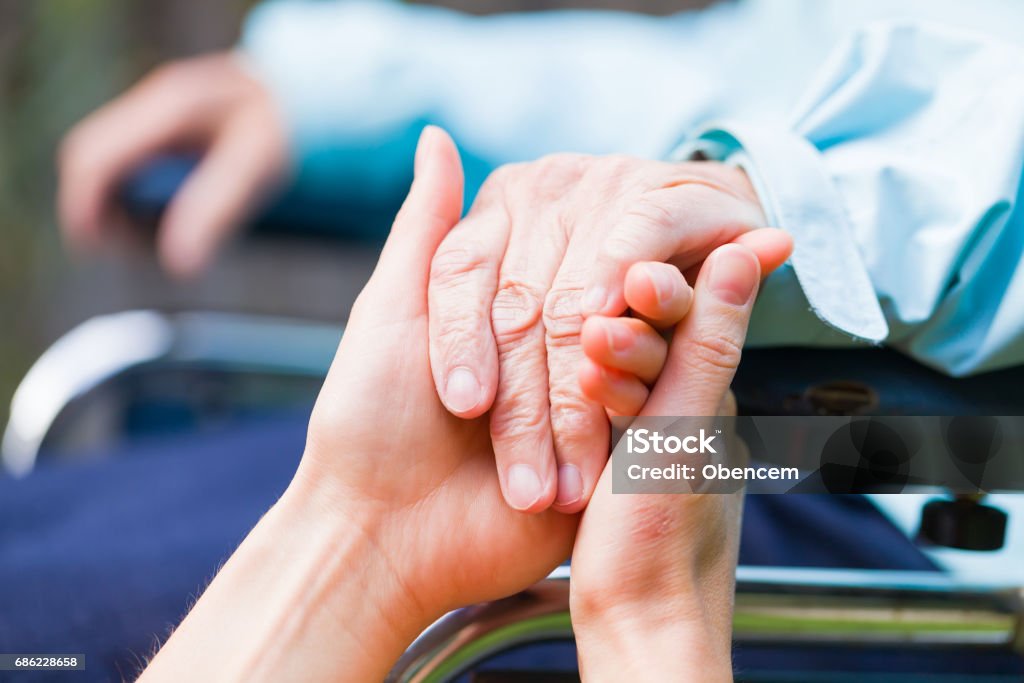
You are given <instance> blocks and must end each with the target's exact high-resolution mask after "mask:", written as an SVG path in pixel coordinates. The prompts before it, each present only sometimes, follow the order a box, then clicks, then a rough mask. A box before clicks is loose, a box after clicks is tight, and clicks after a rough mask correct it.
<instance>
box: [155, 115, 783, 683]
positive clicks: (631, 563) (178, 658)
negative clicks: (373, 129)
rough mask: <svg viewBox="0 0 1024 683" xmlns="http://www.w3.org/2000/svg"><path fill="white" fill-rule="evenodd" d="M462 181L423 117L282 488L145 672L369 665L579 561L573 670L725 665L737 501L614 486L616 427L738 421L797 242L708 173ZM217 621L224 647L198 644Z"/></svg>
mask: <svg viewBox="0 0 1024 683" xmlns="http://www.w3.org/2000/svg"><path fill="white" fill-rule="evenodd" d="M462 192H463V188H462V169H461V165H460V161H459V156H458V152H457V151H456V149H455V146H454V144H453V143H452V141H451V139H450V138H449V137H448V136H447V134H446V133H444V132H443V131H441V130H440V129H438V128H434V127H428V128H427V129H426V130H425V131H424V133H423V135H422V137H421V140H420V145H419V148H418V150H417V155H416V171H415V180H414V182H413V185H412V188H411V190H410V192H409V196H408V197H407V199H406V201H405V204H404V205H403V207H402V209H401V211H400V212H399V214H398V216H397V218H396V220H395V223H394V227H393V229H392V232H391V235H390V237H389V238H388V241H387V244H386V245H385V247H384V250H383V252H382V254H381V257H380V260H379V262H378V264H377V267H376V269H375V271H374V273H373V275H372V277H371V278H370V281H369V282H368V284H367V285H366V287H365V289H364V290H363V292H362V294H361V295H360V296H359V298H358V300H357V302H356V303H355V305H354V306H353V309H352V312H351V315H350V318H349V322H348V324H347V327H346V331H345V334H344V337H343V339H342V342H341V344H340V347H339V349H338V353H337V355H336V357H335V360H334V363H333V365H332V367H331V369H330V372H329V373H328V377H327V379H326V381H325V384H324V386H323V389H322V391H321V394H320V397H319V399H318V401H317V404H316V407H315V409H314V411H313V414H312V416H311V420H310V425H309V432H308V438H307V444H306V451H305V453H304V456H303V459H302V462H301V465H300V466H299V470H298V472H297V474H296V476H295V479H294V480H293V482H292V484H291V485H290V486H289V488H288V490H287V491H286V493H285V494H284V495H283V496H282V498H281V500H280V501H279V502H278V503H277V504H276V505H275V506H274V508H273V509H272V510H271V511H270V512H269V513H268V514H267V516H266V517H265V518H264V519H263V520H262V521H261V522H260V524H259V525H258V526H257V527H256V529H254V530H253V532H252V533H251V534H250V536H249V537H248V538H247V539H246V541H245V542H244V543H243V544H242V546H241V547H240V548H239V549H238V551H236V553H235V555H234V556H233V557H232V558H231V559H230V560H229V561H228V563H227V564H226V565H225V567H224V568H223V569H222V571H221V572H220V573H219V575H218V576H217V578H216V579H215V580H214V581H213V583H212V584H211V586H210V587H209V588H208V589H207V591H206V593H205V594H204V596H203V598H202V599H201V600H200V601H199V603H198V604H197V606H196V607H195V609H194V610H193V611H192V613H191V614H190V615H189V617H188V618H187V619H186V620H185V622H183V624H182V626H181V627H180V628H179V629H178V631H177V633H176V634H175V635H174V636H173V637H172V638H171V640H170V641H169V642H168V644H167V645H166V646H165V647H164V648H163V650H162V651H161V652H160V654H159V655H158V656H157V658H156V659H155V660H154V662H153V663H152V665H151V666H150V668H149V669H148V670H147V672H146V674H145V676H146V678H147V679H150V678H152V679H158V678H160V677H161V674H164V677H168V678H171V677H173V676H171V673H172V672H173V671H174V670H175V668H174V667H175V665H176V664H179V665H180V664H181V663H182V662H183V661H187V662H188V665H189V667H190V670H191V671H204V672H207V673H208V674H209V675H204V678H208V679H218V680H221V679H235V678H244V679H246V680H252V679H254V678H256V679H259V678H267V679H268V680H269V679H275V680H284V679H288V680H316V679H321V678H322V679H325V680H330V679H333V680H379V679H381V678H382V677H383V675H384V674H385V673H386V671H387V670H388V668H389V667H390V665H391V664H392V663H393V662H394V661H395V659H396V658H397V657H398V656H399V655H400V654H401V652H402V651H403V650H404V649H405V647H407V646H408V644H409V643H410V642H411V641H412V640H413V639H414V638H415V637H416V635H418V633H420V632H421V631H422V629H424V628H425V627H426V626H428V625H429V624H430V623H432V622H433V621H434V620H436V619H437V618H438V617H440V616H441V615H443V614H444V613H445V612H447V611H449V610H451V609H453V608H456V607H459V606H462V605H466V604H470V603H473V602H478V601H482V600H490V599H496V598H499V597H503V596H507V595H510V594H512V593H514V592H516V591H519V590H522V589H524V588H526V587H528V586H530V585H531V584H532V583H534V582H536V581H537V580H539V579H541V578H543V577H544V576H545V575H547V574H548V573H549V572H550V571H551V570H552V569H553V568H554V567H555V566H557V565H558V564H559V563H560V562H562V561H564V560H565V559H566V558H567V557H568V556H569V555H570V552H571V554H572V582H571V609H572V618H573V626H574V630H575V633H576V638H577V643H578V646H579V653H580V663H581V671H582V672H583V675H584V678H585V679H586V680H604V679H607V680H623V679H624V678H625V677H626V676H627V675H629V676H635V677H639V678H640V679H642V680H679V679H685V678H688V677H693V678H694V679H695V680H696V679H699V680H729V679H730V677H731V661H730V653H729V643H730V634H731V604H732V588H733V576H734V568H735V562H736V554H737V551H738V548H737V546H738V528H739V513H740V507H741V504H742V502H741V498H740V497H739V496H737V495H689V496H669V495H660V496H659V495H629V496H624V495H619V496H613V495H612V493H611V481H610V472H608V471H605V462H606V460H607V457H608V448H609V444H608V441H609V430H608V415H609V414H615V413H623V414H649V415H713V414H718V413H719V412H721V411H723V410H729V402H730V394H729V392H728V387H729V384H730V382H731V380H732V376H733V373H734V371H735V369H736V366H737V364H738V362H739V356H740V349H741V347H742V343H743V338H744V336H745V332H746V324H747V320H748V318H749V314H750V310H751V308H752V305H753V301H754V297H755V294H756V291H757V287H758V283H759V279H760V275H761V273H762V272H768V271H769V270H770V269H772V268H774V267H776V266H778V265H779V264H780V263H781V262H782V261H784V260H785V259H786V258H787V256H788V253H789V250H790V242H789V240H788V238H787V237H786V236H785V235H783V234H782V233H780V232H779V231H774V230H758V228H761V227H763V225H762V224H763V222H764V217H763V214H762V213H761V211H760V209H759V207H758V204H757V201H756V198H755V197H754V196H753V193H752V192H751V190H750V188H749V184H748V183H746V180H745V177H744V176H743V174H742V172H740V171H738V170H736V169H732V168H728V167H725V166H721V165H717V164H704V163H699V164H669V163H660V162H646V161H639V160H632V159H625V158H621V159H620V158H611V159H598V158H591V157H583V156H564V157H562V156H559V157H553V158H550V159H545V160H541V161H538V162H535V163H531V164H524V165H519V166H512V167H509V168H506V169H503V170H502V171H499V172H498V173H497V174H495V176H494V177H493V178H492V179H491V180H489V181H488V182H487V184H486V185H485V187H484V188H483V189H482V191H481V193H480V195H479V198H478V199H477V201H476V202H475V203H474V206H473V207H472V209H471V210H470V211H469V213H468V214H467V215H466V217H465V218H461V219H460V217H461V215H462V199H461V198H462ZM684 273H685V274H686V275H687V276H688V278H687V279H689V281H690V282H694V283H695V284H694V286H693V287H692V289H691V287H690V285H689V284H688V283H687V279H684V277H683V274H684ZM627 309H629V310H631V312H632V316H631V317H622V314H624V313H626V311H627ZM669 332H670V333H671V335H670V340H669V341H666V339H667V338H669ZM663 334H664V335H665V336H662V335H663ZM439 396H440V397H441V400H439ZM442 400H443V402H442ZM496 466H497V473H498V474H497V476H496V475H495V467H496ZM584 508H585V510H584ZM581 510H582V512H580V511H581ZM225 620H227V622H226V621H225ZM228 624H230V625H231V626H230V628H231V629H232V630H231V638H232V639H233V643H234V648H233V649H234V650H235V651H237V652H238V654H237V655H236V656H233V657H226V658H225V657H223V656H222V655H223V652H224V650H223V649H221V650H220V651H219V655H221V656H218V657H217V658H214V657H213V656H212V654H211V656H210V657H209V658H205V657H204V652H205V649H204V647H205V646H204V644H203V642H204V641H203V634H204V633H211V632H218V633H222V632H224V630H225V628H228ZM681 648H689V652H690V655H689V656H688V657H687V658H680V657H678V656H677V655H678V653H679V651H680V649H681ZM289 676H291V677H290V678H289Z"/></svg>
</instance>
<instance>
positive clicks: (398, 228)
mask: <svg viewBox="0 0 1024 683" xmlns="http://www.w3.org/2000/svg"><path fill="white" fill-rule="evenodd" d="M462 187H463V174H462V162H461V160H460V159H459V152H458V149H456V147H455V142H454V141H453V140H452V139H451V137H450V136H449V135H448V133H446V132H445V131H444V130H442V129H441V128H438V127H437V126H427V127H426V128H424V129H423V132H422V133H421V134H420V141H419V144H418V145H417V147H416V163H415V176H414V178H413V182H412V187H411V188H410V189H409V194H408V196H407V197H406V198H405V202H404V203H403V204H402V208H401V209H400V210H399V211H398V215H397V216H396V217H395V222H394V224H393V225H392V227H391V234H390V235H389V236H388V240H387V242H386V243H385V244H384V250H383V251H382V252H381V256H380V260H379V261H378V262H377V267H376V268H375V269H374V271H373V276H372V277H371V278H370V282H369V283H368V284H367V286H366V291H368V292H372V293H371V295H370V296H371V298H372V299H373V301H374V307H378V306H385V307H386V310H387V311H388V312H389V314H390V315H395V314H399V313H401V314H402V315H404V316H405V317H412V316H414V315H420V314H426V312H427V285H428V282H429V280H430V262H431V261H432V260H433V257H434V252H436V251H437V248H438V246H440V244H441V240H443V239H444V237H445V235H447V234H448V231H449V230H451V229H452V227H454V226H455V224H456V223H458V222H459V219H460V218H461V216H462Z"/></svg>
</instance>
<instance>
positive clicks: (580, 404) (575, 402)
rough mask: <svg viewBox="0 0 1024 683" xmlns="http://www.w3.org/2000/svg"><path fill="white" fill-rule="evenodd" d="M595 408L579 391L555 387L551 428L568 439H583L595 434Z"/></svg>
mask: <svg viewBox="0 0 1024 683" xmlns="http://www.w3.org/2000/svg"><path fill="white" fill-rule="evenodd" d="M593 415H594V408H593V406H592V405H590V404H588V403H587V402H586V401H585V400H584V399H583V397H582V396H580V395H579V392H578V391H576V392H573V391H569V390H561V389H553V390H552V392H551V429H552V431H553V432H554V433H555V434H559V435H561V436H562V437H563V438H566V439H581V438H585V437H587V436H590V435H592V434H594V425H593Z"/></svg>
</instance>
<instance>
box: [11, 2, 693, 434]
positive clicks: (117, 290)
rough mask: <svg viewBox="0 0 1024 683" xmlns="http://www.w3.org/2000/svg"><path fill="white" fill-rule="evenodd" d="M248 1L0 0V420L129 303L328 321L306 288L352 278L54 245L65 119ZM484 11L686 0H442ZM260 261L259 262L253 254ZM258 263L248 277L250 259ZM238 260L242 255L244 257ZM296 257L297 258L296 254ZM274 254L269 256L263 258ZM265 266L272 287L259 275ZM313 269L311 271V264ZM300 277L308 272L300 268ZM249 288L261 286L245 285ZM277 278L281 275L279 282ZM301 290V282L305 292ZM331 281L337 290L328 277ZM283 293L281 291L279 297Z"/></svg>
mask: <svg viewBox="0 0 1024 683" xmlns="http://www.w3.org/2000/svg"><path fill="white" fill-rule="evenodd" d="M253 4H255V1H254V0H145V1H144V2H140V1H139V0H0V425H2V424H5V423H6V419H7V412H8V408H9V403H10V397H11V395H12V392H13V390H14V388H15V387H16V386H17V383H18V382H19V380H20V379H21V377H22V376H23V375H24V373H25V371H26V370H27V368H28V367H29V366H30V364H31V363H32V362H33V361H34V360H35V359H36V358H37V357H38V355H39V354H40V353H41V352H42V351H43V350H44V349H45V348H46V347H47V346H49V345H50V344H51V343H52V342H53V341H54V340H55V339H56V338H58V337H59V336H60V335H61V334H63V333H65V332H67V331H68V330H69V329H71V328H72V327H73V326H74V325H76V324H78V323H80V322H82V321H83V320H86V319H88V318H89V317H92V316H93V315H97V314H100V313H106V312H113V311H118V310H124V309H127V308H133V307H134V308H138V307H156V308H163V309H180V308H206V309H243V310H244V309H250V310H251V309H259V310H260V311H261V312H269V313H282V312H283V313H288V314H299V315H304V316H307V317H327V318H331V319H335V318H336V316H337V308H331V307H326V308H321V309H316V308H315V307H311V305H312V304H311V299H313V298H311V297H309V296H308V287H311V286H323V285H324V283H328V284H329V285H330V286H337V287H341V288H343V289H344V291H346V292H348V291H350V290H353V289H354V290H355V291H358V287H359V286H360V284H361V279H360V277H361V276H360V273H361V272H363V271H360V270H359V269H358V268H350V269H349V270H348V272H349V273H350V275H349V277H348V280H347V281H345V282H340V283H335V282H334V281H333V280H331V279H330V278H331V277H333V275H332V273H333V272H334V271H335V270H338V269H339V268H338V265H337V263H330V262H328V263H325V264H323V265H322V268H321V271H320V273H321V274H320V275H316V274H315V273H316V270H315V269H314V268H307V267H306V262H307V261H308V262H312V261H313V260H315V259H316V258H320V256H319V255H317V254H315V253H312V252H311V253H307V254H305V255H301V254H300V255H299V256H298V257H297V258H298V259H299V262H300V263H301V264H302V266H303V267H301V268H298V269H295V270H298V271H301V272H300V273H299V274H298V275H295V276H294V280H293V281H292V282H291V283H290V285H287V286H282V285H281V282H282V279H283V278H284V276H283V275H281V271H282V270H283V269H284V266H282V265H281V264H280V263H279V261H278V260H277V258H276V257H277V254H272V255H271V254H267V253H266V252H263V253H262V254H261V253H260V252H255V253H252V252H250V253H248V254H247V255H246V256H245V257H244V258H240V257H236V258H234V260H233V259H232V258H231V257H230V256H229V257H228V258H226V259H224V260H223V262H222V263H218V266H217V272H214V273H211V274H210V275H209V276H208V277H204V278H203V280H202V281H201V282H198V283H190V284H189V285H187V286H182V285H178V284H175V283H171V282H169V281H167V280H166V278H164V276H163V275H162V273H161V272H160V271H159V269H158V268H157V267H156V266H155V264H154V262H153V260H152V258H151V257H147V255H146V254H138V253H136V254H134V257H133V258H132V259H124V258H118V257H117V256H116V255H108V256H107V257H101V258H88V259H85V258H75V257H73V256H70V255H68V254H66V253H65V252H64V250H63V249H62V248H61V244H60V238H59V235H58V231H57V226H56V223H55V215H54V209H53V200H54V189H55V173H54V151H55V149H56V147H57V145H58V143H59V140H60V138H61V136H62V134H63V133H64V132H65V131H66V130H67V129H68V127H69V126H71V125H72V124H73V123H74V122H75V121H77V120H78V119H80V118H81V117H82V116H84V115H86V114H87V113H89V112H90V111H92V110H93V109H95V108H96V107H97V106H99V105H101V104H102V103H104V102H105V101H107V100H109V99H110V98H111V97H113V96H115V95H117V94H118V93H120V92H121V91H123V90H124V89H125V88H126V87H128V86H129V85H131V84H132V83H133V82H134V81H135V80H136V79H138V78H139V77H140V76H142V75H143V74H144V73H145V72H146V71H148V70H149V69H150V68H152V67H153V66H154V65H156V64H158V63H160V62H162V61H165V60H168V59H173V58H175V57H182V56H187V55H191V54H195V53H199V52H204V51H209V50H215V49H222V48H225V47H228V46H230V45H232V44H233V43H234V42H235V40H236V39H237V35H238V31H239V27H240V24H241V21H242V18H243V17H244V15H245V13H246V11H247V10H248V9H249V7H251V6H252V5H253ZM437 4H446V5H449V6H452V7H456V8H459V9H463V10H468V11H473V12H478V13H485V12H492V11H504V10H536V9H546V8H555V7H565V6H577V7H578V6H586V7H602V8H616V7H617V8H625V9H639V10H642V11H645V12H654V13H666V12H671V11H675V10H678V9H681V8H684V7H689V6H693V5H695V4H701V3H699V2H694V0H655V1H651V2H644V3H630V2H623V1H622V0H562V1H556V0H449V1H448V2H443V3H437ZM261 259H262V261H261ZM253 262H255V263H256V264H257V266H256V270H257V271H259V269H260V266H259V263H261V262H262V263H264V264H265V265H264V266H262V272H257V274H256V275H253V274H252V273H253V269H252V267H250V265H249V264H251V263H253ZM243 263H244V264H245V265H244V266H243V265H242V264H243ZM293 263H294V261H293ZM266 264H272V265H266ZM271 267H273V268H274V271H273V273H274V280H275V287H274V289H273V291H267V292H260V290H259V287H260V283H263V288H264V290H265V289H266V284H265V283H266V282H267V278H266V273H267V269H268V268H271ZM311 273H312V274H311ZM303 278H305V279H303ZM253 283H256V284H255V288H256V289H255V291H257V292H260V293H261V294H263V293H265V294H266V295H265V296H253V295H252V292H253V286H252V285H253ZM286 284H287V283H286ZM304 289H306V290H307V291H303V290H304ZM334 291H338V290H337V289H336V290H334ZM282 292H285V293H290V295H289V296H286V295H285V294H282Z"/></svg>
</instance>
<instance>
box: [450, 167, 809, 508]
mask: <svg viewBox="0 0 1024 683" xmlns="http://www.w3.org/2000/svg"><path fill="white" fill-rule="evenodd" d="M764 221H765V218H764V214H763V212H762V211H761V208H760V205H759V203H758V201H757V198H756V196H755V194H754V191H753V189H752V188H751V185H750V183H749V181H748V180H747V178H746V176H745V174H744V173H743V172H742V171H740V170H739V169H736V168H732V167H729V166H725V165H721V164H715V163H709V162H702V163H663V162H655V161H643V160H639V159H630V158H622V157H608V158H597V157H587V156H578V155H558V156H553V157H549V158H546V159H542V160H540V161H537V162H534V163H528V164H520V165H513V166H509V167H505V168H502V169H499V170H498V171H497V172H496V173H495V174H493V175H492V177H491V178H490V179H489V180H488V181H487V183H486V184H485V185H484V187H483V188H482V190H481V192H480V194H479V196H478V198H477V200H476V203H475V204H474V206H473V208H472V210H471V211H470V212H469V214H468V215H467V216H466V218H465V219H464V220H463V221H462V222H461V223H460V224H459V225H458V226H456V227H455V229H453V230H452V231H451V233H449V235H448V236H447V237H446V238H445V240H444V241H443V243H442V244H441V247H440V249H439V250H438V252H437V254H436V255H435V256H434V262H433V266H432V269H431V276H430V360H431V367H432V370H433V375H434V382H435V384H436V386H437V391H438V393H439V395H440V396H441V397H442V400H443V401H444V403H445V406H446V407H447V408H448V410H449V411H451V412H452V413H453V414H455V415H459V416H461V417H464V418H470V419H474V418H477V417H478V416H480V415H482V414H484V413H485V412H487V411H490V424H491V438H492V440H493V444H494V452H495V456H496V458H497V466H498V471H499V477H500V479H501V482H502V490H503V493H504V495H505V498H506V500H507V501H508V502H509V504H510V505H512V506H513V507H514V508H516V509H519V510H525V511H530V512H536V511H539V510H544V509H546V508H548V507H549V506H550V505H552V503H554V505H555V508H556V509H558V510H560V511H563V512H574V511H578V510H580V509H582V508H583V507H585V506H586V503H587V501H588V499H589V498H590V496H591V494H592V493H593V490H594V485H595V484H596V482H597V480H598V477H599V475H600V474H601V471H602V469H603V467H604V463H605V459H606V457H607V451H608V436H609V434H608V425H607V419H606V416H605V413H604V412H603V410H602V409H601V407H600V406H598V405H596V404H594V403H591V402H589V401H587V400H586V399H585V398H584V395H583V393H582V391H581V390H580V385H579V382H578V379H577V378H578V370H579V366H580V363H581V360H582V351H581V348H580V343H579V342H580V339H579V335H580V330H581V326H582V324H583V320H584V316H585V315H586V314H597V313H600V314H605V315H619V314H621V313H622V312H623V311H624V310H625V308H626V300H625V296H624V286H625V280H626V273H627V271H628V270H629V268H630V266H632V265H634V264H636V263H637V262H639V261H641V260H643V261H667V262H669V263H670V264H671V265H673V266H675V267H676V268H678V269H680V270H682V271H683V272H687V271H692V269H694V268H695V267H697V266H698V265H699V264H700V263H701V262H702V261H703V260H704V258H705V257H706V256H707V255H708V254H709V253H710V252H711V250H712V249H714V248H715V247H717V246H720V245H722V244H725V243H728V242H731V241H734V240H737V239H739V240H743V239H744V236H745V235H750V236H752V235H756V234H757V233H756V232H755V233H751V232H749V231H751V230H752V229H754V228H759V227H763V226H764ZM751 246H752V247H754V250H755V252H757V253H758V257H759V258H760V259H761V260H762V265H763V267H764V271H765V272H768V271H770V270H771V269H772V268H774V267H776V266H778V265H779V263H781V260H784V259H785V258H786V256H787V255H788V249H789V243H788V241H783V242H782V244H781V246H780V242H779V241H778V240H774V241H772V240H769V243H768V245H767V248H766V249H759V248H758V246H757V245H751ZM652 274H653V276H654V277H657V276H658V275H666V273H665V271H657V270H654V271H652ZM684 284H685V283H684ZM677 288H678V281H677V279H674V278H672V277H663V278H659V279H658V281H654V280H652V281H651V283H650V289H651V290H652V291H654V292H656V293H658V296H659V297H664V298H665V299H671V298H672V297H673V295H674V294H676V293H678V292H677ZM654 306H655V308H656V302H655V304H654ZM676 319H678V318H676ZM670 322H674V320H671V321H670Z"/></svg>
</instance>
